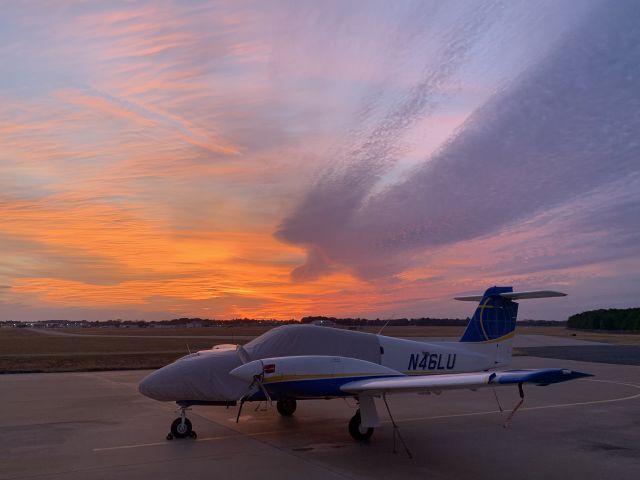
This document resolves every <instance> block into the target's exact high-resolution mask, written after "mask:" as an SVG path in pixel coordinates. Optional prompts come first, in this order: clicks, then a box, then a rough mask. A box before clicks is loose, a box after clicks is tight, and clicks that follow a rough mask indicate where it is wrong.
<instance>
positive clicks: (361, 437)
mask: <svg viewBox="0 0 640 480" xmlns="http://www.w3.org/2000/svg"><path fill="white" fill-rule="evenodd" d="M349 433H350V434H351V436H352V437H353V439H354V440H357V441H359V442H364V441H365V440H369V439H370V438H371V435H373V427H369V428H364V427H363V426H362V420H361V418H360V410H358V411H357V412H356V414H355V415H354V416H353V417H351V420H349Z"/></svg>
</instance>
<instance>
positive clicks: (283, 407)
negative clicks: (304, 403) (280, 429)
mask: <svg viewBox="0 0 640 480" xmlns="http://www.w3.org/2000/svg"><path fill="white" fill-rule="evenodd" d="M297 407H298V403H297V402H296V399H295V398H281V399H280V400H278V402H277V403H276V408H277V409H278V413H279V414H280V415H282V416H283V417H290V416H291V415H293V413H294V412H295V411H296V408H297Z"/></svg>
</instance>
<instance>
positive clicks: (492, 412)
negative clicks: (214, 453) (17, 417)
mask: <svg viewBox="0 0 640 480" xmlns="http://www.w3.org/2000/svg"><path fill="white" fill-rule="evenodd" d="M582 381H584V382H600V383H611V384H614V385H624V386H627V387H632V388H636V389H640V385H635V384H633V383H623V382H614V381H612V380H582ZM636 398H640V393H636V394H635V395H629V396H626V397H619V398H611V399H606V400H592V401H589V402H575V403H558V404H554V405H541V406H539V407H523V408H521V409H520V411H523V410H544V409H548V408H564V407H577V406H585V405H599V404H604V403H615V402H624V401H627V400H634V399H636ZM505 411H506V410H504V411H500V410H489V411H485V412H471V413H458V414H452V415H434V416H431V417H414V418H403V419H398V420H396V423H404V422H419V421H424V420H438V419H443V418H460V417H474V416H481V415H495V414H496V413H505ZM380 423H391V422H390V421H389V420H385V421H382V422H380ZM278 433H282V430H271V431H267V432H257V433H242V432H237V433H236V434H234V435H220V436H217V437H203V438H198V439H197V441H198V442H215V441H219V440H230V439H234V438H240V437H258V436H263V435H274V434H278ZM175 441H179V440H177V439H176V440H171V441H169V440H167V441H164V442H154V443H139V444H136V445H118V446H115V447H102V448H94V449H93V451H94V452H108V451H113V450H128V449H132V448H144V447H159V446H163V445H165V446H166V445H172V444H173V442H175ZM187 441H188V440H187Z"/></svg>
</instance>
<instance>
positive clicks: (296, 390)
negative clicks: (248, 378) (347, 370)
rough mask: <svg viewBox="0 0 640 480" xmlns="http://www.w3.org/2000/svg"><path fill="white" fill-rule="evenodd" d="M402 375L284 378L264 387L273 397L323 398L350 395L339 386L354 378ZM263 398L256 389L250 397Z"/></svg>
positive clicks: (253, 399) (254, 398)
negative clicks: (284, 379)
mask: <svg viewBox="0 0 640 480" xmlns="http://www.w3.org/2000/svg"><path fill="white" fill-rule="evenodd" d="M403 376H404V375H402V374H400V375H379V376H377V375H375V376H374V375H366V376H358V377H333V378H312V379H304V380H286V381H283V382H273V383H267V384H265V388H266V389H267V391H268V392H269V395H270V396H271V397H272V398H273V399H276V400H277V399H278V398H282V397H289V398H290V397H294V398H324V397H352V396H353V394H352V393H345V392H343V391H342V390H340V387H341V386H342V385H344V384H346V383H350V382H355V381H356V380H366V379H374V378H387V377H403ZM249 400H251V401H255V400H265V397H264V394H263V393H262V392H261V391H257V392H256V393H255V394H253V395H252V396H251V397H250V399H249Z"/></svg>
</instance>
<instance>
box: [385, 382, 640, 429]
mask: <svg viewBox="0 0 640 480" xmlns="http://www.w3.org/2000/svg"><path fill="white" fill-rule="evenodd" d="M583 381H584V382H602V383H612V384H614V385H624V386H627V387H633V388H637V389H640V385H635V384H633V383H623V382H614V381H612V380H583ZM636 398H640V393H636V394H635V395H629V396H627V397H619V398H611V399H607V400H592V401H589V402H575V403H558V404H554V405H541V406H539V407H523V408H520V409H519V411H524V410H545V409H548V408H564V407H578V406H586V405H598V404H603V403H615V402H624V401H627V400H634V399H636ZM506 411H508V410H503V411H500V410H490V411H486V412H472V413H458V414H453V415H434V416H431V417H414V418H403V419H398V420H396V423H403V422H419V421H424V420H438V419H441V418H458V417H473V416H481V415H494V414H496V413H504V412H506ZM381 423H391V421H390V420H385V421H382V422H381Z"/></svg>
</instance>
